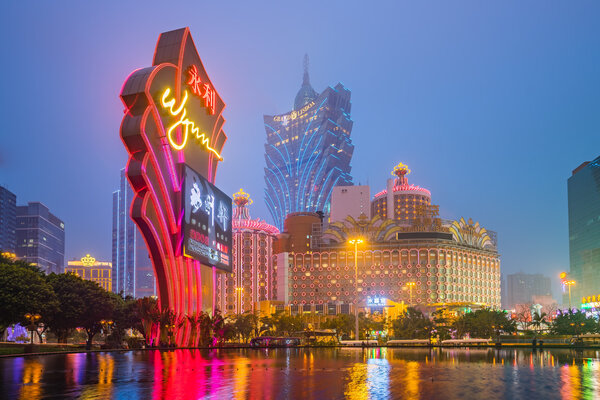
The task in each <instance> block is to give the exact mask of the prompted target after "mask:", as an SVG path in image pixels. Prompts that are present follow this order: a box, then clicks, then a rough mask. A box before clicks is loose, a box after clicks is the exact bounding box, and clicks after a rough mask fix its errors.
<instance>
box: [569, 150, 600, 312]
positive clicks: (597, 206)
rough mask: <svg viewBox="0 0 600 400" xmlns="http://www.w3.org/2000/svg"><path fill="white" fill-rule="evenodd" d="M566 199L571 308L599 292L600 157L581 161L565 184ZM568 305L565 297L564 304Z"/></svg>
mask: <svg viewBox="0 0 600 400" xmlns="http://www.w3.org/2000/svg"><path fill="white" fill-rule="evenodd" d="M567 186H568V196H569V261H570V271H569V274H568V280H570V281H575V284H574V285H572V286H571V297H572V305H573V306H575V307H577V306H578V305H579V303H578V302H579V301H580V300H581V298H582V297H588V296H596V295H598V294H599V293H600V157H598V158H596V159H595V160H593V161H591V162H584V163H583V164H581V165H580V166H579V167H577V168H576V169H575V170H573V173H572V175H571V177H570V178H569V180H568V183H567ZM567 303H568V295H565V299H563V304H567Z"/></svg>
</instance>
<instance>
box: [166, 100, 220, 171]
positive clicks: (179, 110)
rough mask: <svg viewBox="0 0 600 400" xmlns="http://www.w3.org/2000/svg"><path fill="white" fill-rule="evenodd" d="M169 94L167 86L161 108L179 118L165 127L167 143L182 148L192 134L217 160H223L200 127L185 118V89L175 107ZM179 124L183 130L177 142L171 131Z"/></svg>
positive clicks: (175, 147) (178, 148) (176, 148)
mask: <svg viewBox="0 0 600 400" xmlns="http://www.w3.org/2000/svg"><path fill="white" fill-rule="evenodd" d="M170 94H171V89H170V88H167V89H166V90H165V91H164V93H163V95H162V98H161V99H160V104H161V105H162V106H163V108H165V109H166V110H168V111H169V113H170V114H171V115H172V116H174V117H179V119H178V120H177V121H176V122H175V123H173V124H172V125H171V126H169V128H168V129H167V138H168V139H169V143H170V144H171V146H172V147H173V148H174V149H175V150H181V149H183V148H184V147H185V145H186V143H187V141H188V137H189V136H190V135H192V136H195V137H196V139H198V140H199V141H200V145H201V146H204V147H205V148H206V150H208V151H210V152H212V153H213V154H215V155H216V156H217V157H218V158H219V160H223V157H221V155H220V154H219V152H218V151H217V150H215V149H213V148H212V147H210V146H209V143H210V140H209V139H208V137H207V136H206V134H204V133H202V132H200V128H198V127H197V126H196V124H195V123H194V121H190V120H189V119H188V118H187V109H186V108H185V104H186V103H187V101H188V92H187V90H184V91H183V100H181V104H179V107H175V103H176V101H175V99H174V98H170V97H169V96H170ZM180 126H181V127H182V128H183V132H182V136H183V137H182V139H181V143H177V141H176V140H175V139H173V132H174V131H175V129H176V128H178V127H180Z"/></svg>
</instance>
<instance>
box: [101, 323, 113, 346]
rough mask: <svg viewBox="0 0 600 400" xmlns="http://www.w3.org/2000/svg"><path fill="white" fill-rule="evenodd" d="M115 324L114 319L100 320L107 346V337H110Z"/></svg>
mask: <svg viewBox="0 0 600 400" xmlns="http://www.w3.org/2000/svg"><path fill="white" fill-rule="evenodd" d="M113 324H114V322H113V320H112V319H108V320H107V319H103V320H100V325H102V330H103V331H104V344H106V339H107V338H106V337H107V336H108V335H110V328H111V327H112V326H113Z"/></svg>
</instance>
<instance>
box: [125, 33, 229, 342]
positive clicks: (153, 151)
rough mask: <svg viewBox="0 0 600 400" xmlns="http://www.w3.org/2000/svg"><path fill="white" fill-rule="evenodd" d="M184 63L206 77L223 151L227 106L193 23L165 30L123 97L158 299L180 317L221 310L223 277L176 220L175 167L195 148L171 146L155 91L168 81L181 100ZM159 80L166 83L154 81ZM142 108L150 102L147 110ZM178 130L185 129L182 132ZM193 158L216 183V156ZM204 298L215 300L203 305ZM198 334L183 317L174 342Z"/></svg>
mask: <svg viewBox="0 0 600 400" xmlns="http://www.w3.org/2000/svg"><path fill="white" fill-rule="evenodd" d="M163 39H164V40H163ZM159 44H160V45H159ZM177 47H178V48H177ZM173 50H178V51H177V52H175V54H178V58H177V60H176V61H175V63H173V62H174V61H172V56H171V55H172V54H173V53H174V51H173ZM184 63H185V65H194V64H195V65H194V70H195V73H196V75H197V76H198V77H200V76H202V77H204V78H203V79H202V81H198V82H192V83H194V84H195V85H196V86H197V89H199V90H198V93H197V95H198V96H200V97H202V99H201V101H202V102H203V105H204V106H206V107H207V108H208V111H209V113H210V114H211V115H212V114H216V116H215V117H214V118H212V119H210V121H211V124H212V129H211V128H210V127H207V130H208V133H211V135H212V136H211V138H210V140H211V146H213V147H214V148H215V149H218V151H221V149H222V148H223V145H224V143H225V142H226V140H227V136H226V135H225V133H224V132H223V129H222V127H223V124H224V121H225V120H224V118H223V117H222V115H221V113H222V110H223V108H224V107H225V105H224V103H223V102H222V100H221V98H220V97H219V96H218V94H217V93H216V91H215V90H214V88H213V87H212V86H210V85H209V83H210V81H209V80H208V79H207V77H206V74H205V73H204V72H203V67H202V63H201V61H200V57H199V56H198V54H197V51H196V48H195V46H194V44H193V40H192V38H191V36H190V33H189V29H187V28H185V29H181V30H178V31H173V32H168V33H165V34H161V35H160V36H159V40H158V42H157V46H156V48H155V53H154V59H153V66H152V67H149V68H143V69H139V70H136V71H134V72H132V73H131V74H130V76H129V77H128V78H127V79H126V80H125V83H124V84H123V87H122V89H121V99H122V101H123V103H124V105H125V115H124V117H123V122H122V124H121V138H122V141H123V143H124V145H125V147H126V148H127V150H128V153H129V160H128V162H127V176H128V179H129V181H130V183H131V186H132V187H133V189H134V192H135V196H134V200H133V202H132V204H131V209H130V213H131V216H132V218H133V219H134V221H135V223H136V224H137V225H138V227H139V228H140V231H141V233H142V236H143V238H144V241H145V242H146V245H147V247H148V250H149V252H150V257H151V259H152V263H153V266H154V269H155V273H156V277H157V281H158V294H159V304H160V305H161V306H162V307H167V308H169V309H171V310H172V311H174V312H175V314H176V315H178V316H179V317H181V316H182V315H184V314H187V315H191V314H192V313H195V312H198V311H200V310H203V309H204V310H205V309H207V308H214V304H215V293H214V290H215V287H214V285H215V284H216V282H217V279H215V277H216V270H215V269H214V268H213V269H212V271H211V275H208V271H205V268H208V267H205V266H201V264H200V263H199V262H196V261H192V260H190V259H187V258H184V257H183V256H181V254H180V251H178V247H179V246H180V242H181V241H180V240H179V238H178V237H177V235H180V231H181V221H180V219H181V218H177V215H176V213H178V209H179V206H178V205H177V202H178V196H180V194H179V193H180V191H181V182H180V176H179V174H178V173H177V172H176V168H175V166H176V162H186V154H188V156H189V152H188V153H186V150H185V149H184V150H181V151H176V150H173V149H172V148H171V147H170V146H169V143H168V141H167V140H166V135H165V128H164V126H163V123H162V118H163V116H162V115H161V114H160V109H159V108H158V107H157V104H156V102H155V96H154V94H155V93H154V91H156V90H160V89H162V88H163V87H164V84H167V85H168V86H170V87H173V88H174V99H180V98H181V93H182V91H183V90H182V88H181V83H185V82H186V81H185V80H182V78H183V77H182V75H183V74H185V71H184V70H183V65H184ZM196 65H197V66H198V67H196ZM188 73H189V72H188ZM171 77H173V78H174V80H172V78H171ZM157 79H158V80H159V81H160V82H159V84H158V85H157V84H153V83H154V82H155V81H156V80H157ZM184 79H185V78H184ZM187 82H189V80H188V81H187ZM140 84H141V86H140ZM205 85H208V86H205ZM200 91H202V92H200ZM207 91H208V94H207V93H206V92H207ZM204 95H206V98H204V97H203V96H204ZM142 106H143V107H145V108H144V109H140V108H141V107H142ZM173 134H174V135H177V134H179V135H181V132H178V133H175V132H173ZM187 161H188V163H189V162H191V163H194V162H196V163H198V164H201V166H197V168H199V169H200V170H201V171H204V173H205V174H206V176H207V177H208V178H209V180H210V181H211V182H212V183H214V178H215V173H216V168H217V166H218V160H217V158H216V157H213V156H212V155H206V156H205V158H199V159H196V158H195V155H194V156H193V157H192V158H190V160H187ZM205 162H206V164H205ZM201 272H202V274H205V276H206V277H208V280H209V282H205V283H204V284H205V285H210V284H211V282H210V281H211V278H212V286H213V288H212V289H213V293H212V295H208V293H204V294H203V290H202V283H203V282H202V274H201ZM203 300H206V303H208V304H202V303H203ZM191 334H192V329H191V326H190V325H189V324H185V323H184V324H183V326H182V329H178V330H177V332H176V335H175V340H176V342H177V343H178V344H179V345H185V344H187V343H188V342H189V341H190V340H193V339H194V338H192V337H191Z"/></svg>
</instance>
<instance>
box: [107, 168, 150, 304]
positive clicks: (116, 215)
mask: <svg viewBox="0 0 600 400" xmlns="http://www.w3.org/2000/svg"><path fill="white" fill-rule="evenodd" d="M132 199H133V190H131V186H130V185H129V182H127V177H126V174H125V169H122V170H121V182H120V186H119V190H117V191H116V192H114V193H113V219H112V276H111V279H112V288H113V291H114V292H115V293H120V292H123V294H125V295H130V296H134V297H145V296H155V295H156V287H155V279H154V269H153V267H152V262H151V260H150V256H149V255H148V249H147V248H146V243H145V242H144V240H143V238H142V236H141V234H140V232H139V230H138V228H137V226H136V225H135V224H134V223H133V220H132V219H131V217H130V215H129V207H130V205H131V200H132Z"/></svg>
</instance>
